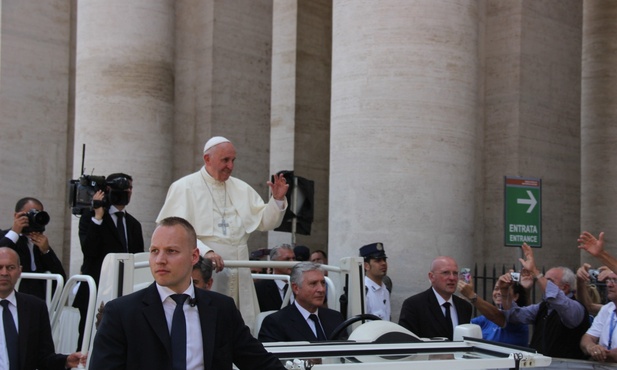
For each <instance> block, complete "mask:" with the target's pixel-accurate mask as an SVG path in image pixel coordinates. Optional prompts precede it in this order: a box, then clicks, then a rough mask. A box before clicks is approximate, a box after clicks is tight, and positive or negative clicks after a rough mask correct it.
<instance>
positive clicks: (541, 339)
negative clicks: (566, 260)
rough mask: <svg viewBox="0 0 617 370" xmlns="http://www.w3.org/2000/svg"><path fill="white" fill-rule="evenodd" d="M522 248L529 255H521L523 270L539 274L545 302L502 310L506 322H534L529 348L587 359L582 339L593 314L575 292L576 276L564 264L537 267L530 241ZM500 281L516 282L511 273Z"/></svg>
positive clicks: (538, 280)
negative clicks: (590, 315)
mask: <svg viewBox="0 0 617 370" xmlns="http://www.w3.org/2000/svg"><path fill="white" fill-rule="evenodd" d="M521 248H522V250H523V255H524V256H525V258H524V259H523V258H519V261H520V262H521V265H522V267H523V269H524V270H526V271H528V272H530V273H531V276H534V277H535V281H536V283H537V284H538V286H539V288H540V289H541V290H542V292H543V297H542V302H540V303H536V304H532V305H529V306H525V307H518V306H514V307H512V308H510V309H509V310H504V311H501V312H503V314H504V315H505V320H506V322H508V323H520V324H532V325H533V329H534V330H533V335H532V337H531V342H530V343H529V347H531V348H534V349H536V350H537V351H538V352H539V353H542V354H544V355H546V356H551V357H563V358H572V359H584V358H585V354H583V352H582V351H581V348H580V347H579V342H580V339H581V337H582V336H583V334H585V332H586V331H587V329H588V328H589V315H588V313H587V309H586V308H585V306H583V305H582V304H581V303H580V302H579V301H578V300H577V299H576V297H575V295H574V293H575V288H576V287H575V284H576V275H575V274H574V272H572V270H570V269H569V268H567V267H562V266H558V267H553V268H551V269H549V270H548V271H546V274H543V273H541V272H540V270H539V269H538V268H537V266H536V262H535V258H534V253H533V249H532V248H531V247H530V246H529V245H527V244H526V243H523V245H522V247H521ZM500 280H501V282H500V283H501V285H502V286H505V285H508V284H512V279H511V277H508V276H507V275H506V276H505V277H504V279H501V278H500Z"/></svg>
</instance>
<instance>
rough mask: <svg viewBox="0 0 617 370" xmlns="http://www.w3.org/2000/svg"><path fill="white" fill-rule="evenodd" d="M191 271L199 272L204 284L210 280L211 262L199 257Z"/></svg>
mask: <svg viewBox="0 0 617 370" xmlns="http://www.w3.org/2000/svg"><path fill="white" fill-rule="evenodd" d="M193 270H199V273H200V274H201V278H202V280H203V281H204V282H207V281H208V280H210V279H212V261H211V260H209V259H208V258H203V257H202V256H199V261H197V263H196V264H194V265H193Z"/></svg>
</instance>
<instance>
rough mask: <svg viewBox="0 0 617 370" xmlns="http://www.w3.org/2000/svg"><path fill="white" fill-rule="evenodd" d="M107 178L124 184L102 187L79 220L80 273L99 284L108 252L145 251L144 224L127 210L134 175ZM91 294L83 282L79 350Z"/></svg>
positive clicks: (77, 301) (76, 302) (79, 300)
mask: <svg viewBox="0 0 617 370" xmlns="http://www.w3.org/2000/svg"><path fill="white" fill-rule="evenodd" d="M105 181H106V182H107V183H115V182H118V183H121V184H123V185H122V186H119V187H118V188H113V187H108V188H107V189H106V191H105V192H103V191H101V190H99V191H98V192H96V193H95V194H94V196H93V197H92V199H93V207H92V209H91V210H88V211H87V212H86V213H84V214H83V215H82V216H81V218H80V219H79V241H80V243H81V251H82V252H83V254H84V262H83V264H82V265H81V273H82V274H84V275H90V276H92V278H93V279H94V281H95V282H96V284H97V286H98V283H99V278H100V276H101V266H102V265H103V260H104V259H105V256H107V254H108V253H140V252H143V251H144V237H143V234H142V231H141V224H140V223H139V221H137V219H136V218H135V217H133V216H132V215H131V214H129V213H128V212H126V211H125V208H126V206H127V205H128V204H129V202H130V201H131V195H132V194H133V178H132V177H131V176H129V175H127V174H124V173H113V174H111V175H109V176H107V178H106V179H105ZM127 185H128V186H127ZM119 222H120V223H121V224H119ZM88 297H89V289H88V285H87V284H80V286H79V290H78V291H77V294H76V295H75V300H74V302H73V306H74V307H77V308H78V309H79V313H80V315H81V319H80V321H79V339H78V344H77V350H79V349H80V348H81V342H82V338H83V332H84V328H85V323H86V314H87V309H88Z"/></svg>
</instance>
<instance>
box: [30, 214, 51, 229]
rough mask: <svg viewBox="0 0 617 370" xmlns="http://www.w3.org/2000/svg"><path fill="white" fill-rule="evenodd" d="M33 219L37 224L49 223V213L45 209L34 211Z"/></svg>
mask: <svg viewBox="0 0 617 370" xmlns="http://www.w3.org/2000/svg"><path fill="white" fill-rule="evenodd" d="M32 220H33V221H34V223H35V224H37V225H41V226H45V225H47V224H48V223H49V213H47V212H45V211H40V212H37V213H34V215H33V217H32Z"/></svg>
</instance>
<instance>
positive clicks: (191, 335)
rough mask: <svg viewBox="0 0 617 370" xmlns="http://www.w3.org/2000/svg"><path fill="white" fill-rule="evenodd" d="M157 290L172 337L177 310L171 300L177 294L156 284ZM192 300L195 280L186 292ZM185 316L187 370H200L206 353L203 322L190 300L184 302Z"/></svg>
mask: <svg viewBox="0 0 617 370" xmlns="http://www.w3.org/2000/svg"><path fill="white" fill-rule="evenodd" d="M156 289H157V290H158V292H159V295H160V296H161V302H163V309H164V310H165V319H167V329H168V330H169V334H170V335H171V321H172V319H173V316H174V310H175V309H176V301H174V300H173V299H172V298H171V295H172V294H176V292H174V291H173V290H171V289H169V288H167V287H164V286H160V285H158V284H156ZM184 294H188V296H189V297H190V299H195V287H194V286H193V280H191V285H189V287H188V289H187V290H185V291H184ZM183 309H184V316H185V317H186V369H187V370H198V369H203V368H204V351H203V337H202V335H201V321H200V319H199V310H198V309H197V306H191V305H190V304H189V299H187V300H186V301H184V307H183Z"/></svg>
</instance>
